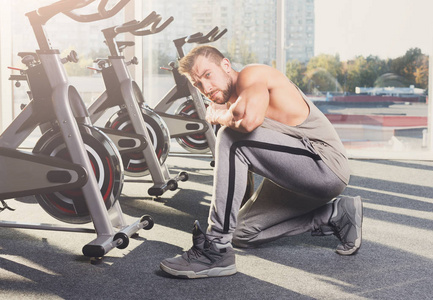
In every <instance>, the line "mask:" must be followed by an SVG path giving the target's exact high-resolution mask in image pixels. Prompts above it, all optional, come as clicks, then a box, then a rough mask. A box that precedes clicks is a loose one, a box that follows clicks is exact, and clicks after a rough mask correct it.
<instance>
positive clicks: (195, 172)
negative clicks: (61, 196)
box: [0, 157, 433, 300]
mask: <svg viewBox="0 0 433 300" xmlns="http://www.w3.org/2000/svg"><path fill="white" fill-rule="evenodd" d="M209 161H210V160H209V159H203V158H183V157H182V158H179V157H169V158H168V160H167V164H168V166H169V168H170V172H173V174H174V173H177V172H179V171H181V170H184V171H187V172H188V173H189V174H190V179H189V180H188V181H187V182H181V183H180V184H179V186H180V188H179V189H178V190H176V191H169V192H167V193H166V194H164V196H163V197H162V199H161V200H160V201H155V200H154V199H152V198H151V197H149V196H148V195H147V189H148V188H149V187H150V186H151V183H150V182H149V181H146V180H148V179H149V178H144V181H143V179H139V180H136V179H135V178H127V181H126V182H125V184H124V188H123V192H122V197H121V199H120V203H121V207H122V209H123V212H124V215H125V218H126V220H127V221H128V222H130V223H132V222H134V221H135V220H137V219H138V218H139V217H140V216H142V215H144V214H149V215H151V216H152V217H153V219H154V220H155V226H154V227H153V228H152V229H151V230H149V231H144V230H141V231H140V236H139V237H138V238H136V239H131V241H130V244H129V246H128V247H127V248H126V249H113V250H112V251H110V252H109V253H108V254H107V255H106V256H105V257H104V259H103V260H102V261H101V262H100V263H99V264H91V263H90V261H89V259H88V258H86V257H84V256H83V255H82V252H81V251H82V247H83V246H84V245H85V244H86V243H88V242H90V241H91V240H93V239H94V238H95V235H94V234H90V233H69V232H55V231H42V230H28V229H13V228H0V299H159V300H162V299H405V300H407V299H432V296H431V295H432V293H433V285H432V278H433V250H432V249H433V212H432V207H433V187H432V183H433V162H419V161H381V160H351V161H350V163H351V168H352V171H353V175H352V177H351V181H350V185H349V186H348V187H347V189H346V190H345V192H344V194H346V195H353V196H354V195H361V196H362V198H363V200H364V226H363V238H364V239H363V245H362V248H361V249H360V251H359V253H358V254H357V255H355V256H350V257H342V256H339V255H337V254H336V253H335V252H334V249H335V247H336V246H337V244H338V240H337V239H336V238H335V237H334V236H329V237H312V236H310V235H309V234H303V235H299V236H295V237H291V238H285V239H281V240H278V241H275V242H272V243H270V244H267V245H265V246H262V247H260V248H257V249H251V250H240V249H237V250H236V253H237V268H238V273H237V274H236V275H234V276H230V277H224V278H212V279H199V280H186V279H176V278H173V277H170V276H168V275H166V274H164V273H163V272H162V271H160V269H159V262H160V261H161V260H163V259H164V258H167V257H172V256H175V255H177V254H181V253H182V251H183V250H186V249H188V248H189V247H190V246H191V245H192V240H191V239H192V237H191V229H192V224H193V222H194V220H195V219H198V220H199V221H200V223H201V224H202V225H203V226H205V224H206V219H207V214H208V209H209V205H210V199H211V192H212V181H213V176H212V173H213V169H212V168H211V167H210V166H209ZM30 200H31V199H28V198H27V199H24V200H21V201H15V200H10V201H9V200H8V203H9V205H10V206H11V207H14V208H15V209H16V211H14V212H11V211H3V212H1V213H0V219H1V220H9V221H23V222H39V223H40V222H42V223H56V221H55V220H54V219H52V218H51V217H50V216H49V215H47V214H46V213H45V212H44V211H43V210H42V209H41V208H40V207H39V205H38V204H36V203H28V202H32V201H30ZM86 226H87V227H92V226H91V224H88V225H86Z"/></svg>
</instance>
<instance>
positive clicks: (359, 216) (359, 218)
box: [335, 196, 364, 256]
mask: <svg viewBox="0 0 433 300" xmlns="http://www.w3.org/2000/svg"><path fill="white" fill-rule="evenodd" d="M354 199H355V201H356V202H355V206H356V211H357V212H360V214H356V216H355V221H356V223H358V224H361V225H360V226H359V228H358V229H357V230H359V238H358V239H357V240H356V241H355V246H354V247H353V248H351V249H348V250H338V249H337V250H335V252H337V253H338V254H340V255H346V256H347V255H354V254H356V253H357V252H358V250H359V249H360V248H361V243H362V221H363V215H364V214H363V211H362V210H363V208H362V200H361V197H359V196H356V197H355V198H354ZM357 200H359V201H357Z"/></svg>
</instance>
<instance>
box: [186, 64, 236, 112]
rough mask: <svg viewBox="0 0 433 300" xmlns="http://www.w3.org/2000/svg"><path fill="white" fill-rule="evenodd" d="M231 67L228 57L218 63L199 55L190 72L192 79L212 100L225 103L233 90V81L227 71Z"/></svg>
mask: <svg viewBox="0 0 433 300" xmlns="http://www.w3.org/2000/svg"><path fill="white" fill-rule="evenodd" d="M229 68H230V63H229V62H228V60H226V59H224V60H223V61H222V62H221V64H219V65H218V64H215V63H214V62H213V61H211V60H209V59H208V58H206V57H204V56H199V57H197V59H196V61H195V63H194V66H193V68H192V69H191V72H190V76H191V81H192V83H193V85H194V86H195V87H196V88H198V89H199V90H200V92H201V93H202V94H203V95H205V96H206V97H207V98H209V99H210V100H211V101H212V102H215V103H217V104H225V103H227V102H228V101H229V100H230V96H231V94H232V92H233V81H232V79H231V77H230V76H229V75H228V74H227V72H226V70H229Z"/></svg>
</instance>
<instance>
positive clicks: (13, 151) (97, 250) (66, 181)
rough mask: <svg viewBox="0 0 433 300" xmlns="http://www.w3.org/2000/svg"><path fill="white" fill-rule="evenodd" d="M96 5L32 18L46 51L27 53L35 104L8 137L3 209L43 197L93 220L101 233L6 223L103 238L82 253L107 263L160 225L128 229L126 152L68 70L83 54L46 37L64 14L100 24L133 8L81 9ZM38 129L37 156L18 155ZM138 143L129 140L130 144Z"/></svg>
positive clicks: (73, 1)
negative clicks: (91, 110) (95, 120)
mask: <svg viewBox="0 0 433 300" xmlns="http://www.w3.org/2000/svg"><path fill="white" fill-rule="evenodd" d="M94 1H95V0H78V1H77V0H61V1H57V2H55V3H53V4H51V5H48V6H44V7H41V8H39V9H38V10H35V11H32V12H29V13H27V14H26V16H27V17H28V19H29V21H30V25H31V26H32V28H33V31H34V34H35V36H36V40H37V42H38V45H39V48H40V49H39V50H37V51H36V53H20V56H21V57H22V60H23V62H24V64H25V65H26V66H27V70H22V75H21V76H23V75H25V76H26V80H27V82H28V83H29V86H30V90H31V98H32V99H31V101H30V103H29V104H28V105H26V106H25V107H24V108H23V110H22V111H21V113H20V114H19V115H18V116H17V117H16V118H15V119H14V120H13V121H12V123H11V124H10V125H9V126H8V128H7V129H6V130H5V131H4V132H3V133H2V134H1V135H0V165H1V166H2V169H1V170H0V199H1V200H2V203H5V202H4V199H10V198H17V197H23V196H31V195H35V197H36V200H37V202H38V203H39V204H40V206H41V207H42V208H43V209H44V210H45V211H46V212H47V213H48V214H50V215H51V216H53V217H54V218H56V219H58V220H60V221H62V222H65V223H72V224H84V223H88V222H93V225H94V229H87V228H81V227H78V228H73V227H68V226H60V225H53V224H30V223H17V222H8V221H0V227H13V228H27V229H41V230H57V231H73V232H87V233H96V235H97V237H96V238H95V239H94V240H93V241H91V242H90V243H88V244H87V245H85V246H84V247H83V249H82V252H83V254H84V255H85V256H88V257H102V256H104V255H105V254H106V253H107V252H108V251H110V250H111V249H113V248H115V247H117V248H120V249H123V248H126V247H127V246H128V244H129V238H130V237H131V236H132V235H134V234H136V232H137V231H138V230H139V229H142V228H144V229H151V228H152V226H153V220H152V218H151V217H150V216H147V215H145V216H142V217H141V218H140V219H139V220H137V221H136V222H135V223H133V224H131V225H127V224H126V222H125V220H124V217H123V213H122V210H121V208H120V205H119V202H118V201H116V200H117V196H118V195H119V193H120V191H121V188H122V184H123V167H122V164H121V162H120V154H119V152H118V150H117V148H116V147H115V145H114V144H113V143H112V141H111V140H110V139H109V138H108V137H107V136H106V135H105V134H104V133H103V132H102V131H100V130H98V129H96V128H95V127H93V126H92V123H91V122H90V118H89V115H88V112H87V110H86V107H85V105H84V104H83V101H82V99H81V97H80V95H79V94H78V92H77V90H76V89H75V88H74V87H73V86H71V85H70V84H69V82H68V79H67V76H66V72H65V69H64V67H63V64H64V63H67V62H74V61H76V60H77V59H76V58H77V57H76V54H75V53H74V52H73V53H71V55H69V56H68V57H67V58H64V59H62V58H60V55H59V51H58V50H56V49H52V48H51V46H50V42H49V40H48V38H47V35H46V33H45V31H44V27H43V25H45V23H46V22H47V21H48V20H50V19H51V18H52V17H54V16H56V15H57V14H59V13H63V14H65V15H67V16H68V17H70V18H72V19H74V20H76V21H78V22H93V21H98V20H101V19H105V18H110V17H111V16H113V15H115V14H117V13H118V12H119V11H120V10H121V9H122V8H123V7H124V6H125V5H126V4H127V3H128V2H129V0H120V1H119V2H118V3H117V4H116V5H115V6H113V7H112V8H111V9H109V10H106V5H107V2H108V0H101V1H100V2H99V5H98V12H97V13H94V14H88V15H83V14H77V13H76V12H75V11H74V10H75V9H79V8H82V7H85V6H87V5H89V4H90V3H92V2H94ZM37 127H39V128H40V129H41V132H42V133H43V135H42V137H41V138H40V139H39V140H38V141H37V143H36V145H35V147H34V148H33V151H32V153H28V152H24V151H21V150H17V148H18V147H19V146H20V145H21V144H22V142H23V141H24V140H26V139H27V137H29V135H30V134H31V133H32V132H33V131H34V130H35V129H36V128H37ZM131 142H133V141H132V140H128V139H127V138H125V143H131ZM5 208H9V206H7V205H6V206H5Z"/></svg>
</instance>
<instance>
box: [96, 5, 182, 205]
mask: <svg viewBox="0 0 433 300" xmlns="http://www.w3.org/2000/svg"><path fill="white" fill-rule="evenodd" d="M160 21H161V16H160V15H158V14H156V13H155V12H152V13H151V14H149V15H148V16H147V17H146V18H145V19H144V20H142V21H141V22H138V21H135V20H134V21H130V22H127V23H125V24H123V25H119V26H114V27H110V28H106V29H104V30H102V32H103V34H104V37H105V43H106V44H107V46H108V48H109V51H110V56H109V57H108V59H96V60H95V62H96V64H97V66H98V68H97V69H96V68H93V70H95V71H97V72H101V73H102V77H103V80H104V83H105V86H106V91H104V92H103V93H102V94H101V95H100V96H99V97H98V99H97V100H96V101H95V102H93V103H92V104H91V105H90V106H89V108H88V110H89V113H90V119H91V121H92V122H93V123H94V122H96V121H97V120H98V119H99V118H100V117H101V116H102V115H103V114H104V113H105V112H106V111H107V109H110V108H113V107H116V106H117V107H119V108H120V110H119V111H118V112H116V113H115V114H114V115H113V116H112V117H111V118H110V119H109V121H108V122H107V123H106V125H105V128H100V130H101V131H103V132H105V133H106V134H107V135H108V136H109V137H110V138H111V139H112V140H113V141H115V143H116V145H117V148H118V149H119V150H120V153H121V156H122V161H123V167H124V170H125V174H126V175H128V176H134V177H140V176H144V175H147V174H149V173H150V175H151V176H152V180H153V182H154V185H153V186H152V187H151V188H149V189H148V194H149V195H152V196H156V197H159V196H161V195H162V194H163V193H164V192H165V191H167V190H176V189H177V188H178V181H179V180H181V181H186V180H187V179H188V174H187V173H186V172H180V173H179V174H178V175H177V176H175V177H173V178H170V177H169V173H168V170H167V167H166V166H165V164H164V162H165V160H166V158H167V155H168V151H169V146H170V144H169V133H168V130H167V126H166V125H165V123H164V121H163V120H162V119H161V118H160V117H159V116H158V115H157V114H156V113H154V112H153V111H152V110H151V109H150V108H149V107H147V106H141V107H139V106H138V103H143V102H144V99H143V95H142V92H141V90H140V88H139V87H138V85H137V84H136V82H135V81H133V80H132V79H131V76H130V73H129V72H128V69H127V66H128V65H130V64H137V63H138V62H137V58H135V57H134V58H133V59H132V60H131V61H129V62H126V61H125V58H124V56H122V55H121V54H122V51H123V50H124V49H125V48H126V47H128V46H133V45H134V42H121V41H115V37H116V36H117V35H118V34H120V33H125V32H129V33H131V34H133V35H136V36H146V35H150V34H155V33H158V32H160V31H162V30H163V29H164V28H166V27H167V26H168V25H169V24H170V23H171V22H172V21H173V17H170V18H169V19H167V20H166V21H165V22H164V23H163V24H162V25H160V26H158V25H159V22H160ZM146 27H150V28H149V29H146V30H145V28H146ZM113 133H114V134H116V135H117V136H120V139H119V138H116V137H112V134H113ZM122 135H125V136H129V137H134V136H136V137H137V140H138V139H139V138H142V137H144V143H141V144H139V143H137V144H136V145H126V144H125V143H124V142H123V138H122ZM149 144H151V145H152V146H153V147H152V146H150V145H149ZM148 145H149V146H148Z"/></svg>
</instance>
